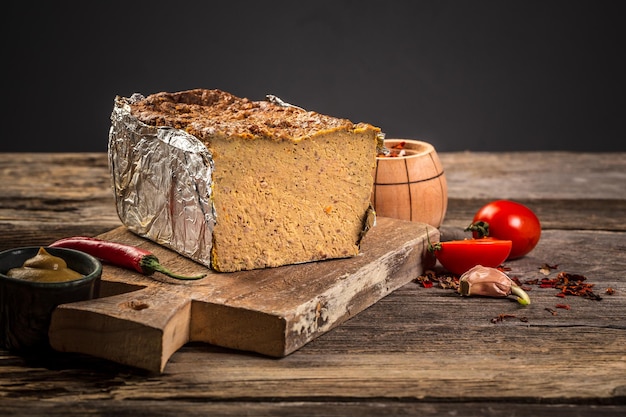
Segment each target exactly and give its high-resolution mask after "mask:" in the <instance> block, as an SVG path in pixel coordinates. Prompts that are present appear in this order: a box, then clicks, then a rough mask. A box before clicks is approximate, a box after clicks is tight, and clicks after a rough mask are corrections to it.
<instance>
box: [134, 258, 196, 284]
mask: <svg viewBox="0 0 626 417" xmlns="http://www.w3.org/2000/svg"><path fill="white" fill-rule="evenodd" d="M141 267H142V269H144V270H145V271H146V273H147V274H148V275H150V274H152V273H153V272H155V271H156V272H160V273H162V274H164V275H167V276H168V277H170V278H174V279H184V280H194V279H201V278H204V277H205V276H206V274H201V275H195V276H185V275H179V274H176V273H174V272H172V271H170V270H169V269H167V268H165V267H164V266H163V265H161V264H160V263H159V260H158V259H157V258H156V256H144V257H143V258H142V259H141Z"/></svg>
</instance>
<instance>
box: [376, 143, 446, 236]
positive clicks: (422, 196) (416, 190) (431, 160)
mask: <svg viewBox="0 0 626 417" xmlns="http://www.w3.org/2000/svg"><path fill="white" fill-rule="evenodd" d="M398 146H400V147H402V148H403V149H404V152H403V156H379V157H377V158H376V170H375V173H374V189H373V191H372V204H373V206H374V209H375V210H376V214H377V215H379V216H383V217H392V218H395V219H401V220H409V221H414V222H422V223H426V224H429V225H431V226H433V227H436V228H438V227H439V226H441V223H442V222H443V218H444V217H445V214H446V210H447V208H448V185H447V183H446V176H445V174H444V171H443V166H442V165H441V161H440V160H439V157H438V156H437V152H436V151H435V148H434V147H433V145H431V144H430V143H427V142H422V141H418V140H409V139H385V147H386V148H387V149H389V150H391V151H392V153H395V152H396V150H395V149H394V147H398Z"/></svg>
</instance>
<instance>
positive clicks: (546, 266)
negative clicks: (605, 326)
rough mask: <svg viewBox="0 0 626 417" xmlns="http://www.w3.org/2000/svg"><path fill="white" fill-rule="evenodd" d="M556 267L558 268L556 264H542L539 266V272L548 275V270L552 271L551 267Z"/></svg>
mask: <svg viewBox="0 0 626 417" xmlns="http://www.w3.org/2000/svg"><path fill="white" fill-rule="evenodd" d="M558 268H559V266H558V265H549V264H543V265H541V266H540V267H539V272H541V273H542V274H544V275H550V271H552V270H553V269H558Z"/></svg>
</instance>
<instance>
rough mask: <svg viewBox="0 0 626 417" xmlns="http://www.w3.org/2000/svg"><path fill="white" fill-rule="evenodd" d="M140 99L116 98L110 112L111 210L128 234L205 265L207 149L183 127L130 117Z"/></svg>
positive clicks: (208, 244) (211, 214)
mask: <svg viewBox="0 0 626 417" xmlns="http://www.w3.org/2000/svg"><path fill="white" fill-rule="evenodd" d="M141 98H143V96H142V95H141V94H138V93H136V94H133V95H132V96H131V97H130V98H124V97H119V96H118V97H116V98H115V102H114V108H113V112H112V114H111V128H110V131H109V145H108V157H109V168H110V171H111V176H112V184H113V189H114V195H115V205H116V209H117V214H118V216H119V218H120V220H121V222H122V224H123V225H124V226H126V227H127V228H128V229H129V230H130V231H132V232H133V233H136V234H137V235H139V236H142V237H145V238H147V239H149V240H152V241H153V242H155V243H158V244H160V245H163V246H165V247H168V248H170V249H172V250H174V251H176V252H178V253H180V254H181V255H184V256H187V257H189V258H191V259H193V260H195V261H196V262H199V263H201V264H203V265H205V266H207V267H210V266H211V249H212V245H213V229H214V226H215V223H216V214H215V209H214V207H213V201H212V198H211V195H212V173H213V157H212V155H211V152H210V151H209V150H208V148H207V147H206V146H205V145H204V144H203V143H202V142H201V141H200V140H198V139H197V138H196V137H195V136H193V135H190V134H188V133H187V132H185V131H183V130H180V129H175V128H168V127H154V126H149V125H147V124H145V123H143V122H141V121H139V120H138V119H137V118H135V117H134V116H132V115H131V112H130V103H132V102H133V101H134V100H138V99H141Z"/></svg>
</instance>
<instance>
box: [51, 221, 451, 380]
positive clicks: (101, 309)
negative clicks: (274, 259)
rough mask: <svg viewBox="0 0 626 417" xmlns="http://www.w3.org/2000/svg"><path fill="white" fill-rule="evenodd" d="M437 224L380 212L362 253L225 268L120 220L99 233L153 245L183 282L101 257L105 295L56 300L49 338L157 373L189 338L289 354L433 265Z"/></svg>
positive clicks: (62, 346) (63, 347) (67, 348)
mask: <svg viewBox="0 0 626 417" xmlns="http://www.w3.org/2000/svg"><path fill="white" fill-rule="evenodd" d="M427 230H428V234H429V236H430V239H431V240H432V241H433V242H434V241H438V240H439V232H438V230H437V229H435V228H433V227H431V226H427V225H425V224H423V223H416V222H408V221H403V220H395V219H390V218H384V217H379V218H378V219H377V225H376V226H375V227H374V228H373V229H371V230H370V232H369V233H368V234H367V235H366V236H365V238H364V239H363V241H362V245H361V252H362V253H361V254H360V255H359V256H356V257H353V258H347V259H334V260H328V261H321V262H311V263H305V264H298V265H288V266H283V267H278V268H268V269H262V270H254V271H242V272H235V273H219V272H214V271H211V270H209V269H208V268H206V267H204V266H202V265H200V264H198V263H196V262H194V261H192V260H190V259H188V258H185V257H182V256H180V255H179V254H177V253H175V252H173V251H171V250H169V249H166V248H164V247H161V246H159V245H156V244H154V243H152V242H150V241H148V240H145V239H143V238H140V237H138V236H136V235H134V234H133V233H131V232H129V231H128V230H127V229H126V228H124V227H120V228H117V229H114V230H112V231H110V232H108V233H105V234H103V235H101V236H99V237H101V238H103V239H107V240H111V241H117V242H123V243H128V244H132V245H135V246H140V247H142V248H145V249H148V250H150V251H152V252H153V253H154V254H155V255H156V256H157V257H158V258H159V260H160V261H161V263H162V264H163V265H164V266H166V267H167V268H168V269H170V270H172V271H175V272H177V273H180V274H187V275H195V274H201V273H207V276H206V277H205V278H203V279H201V280H196V281H180V280H175V279H171V278H168V277H166V276H164V275H162V274H159V273H156V274H154V275H152V276H150V277H147V276H144V275H141V274H138V273H135V272H133V271H128V270H124V269H120V268H117V267H113V266H110V265H104V268H103V274H102V285H101V291H100V297H99V298H97V299H94V300H90V301H84V302H78V303H71V304H64V305H61V306H59V307H57V308H56V309H55V311H54V312H53V316H52V322H51V325H50V331H49V336H50V344H51V345H52V347H53V348H54V349H56V350H58V351H62V352H77V353H84V354H88V355H92V356H95V357H100V358H104V359H107V360H111V361H114V362H118V363H121V364H125V365H130V366H134V367H138V368H142V369H146V370H149V371H154V372H162V371H163V369H164V367H165V365H166V364H167V361H168V360H169V358H170V357H171V355H172V354H174V353H175V352H176V350H178V349H179V348H180V347H181V346H183V345H184V344H185V343H187V342H190V341H200V342H206V343H211V344H214V345H218V346H222V347H227V348H233V349H239V350H243V351H252V352H258V353H261V354H264V355H268V356H272V357H283V356H286V355H288V354H290V353H292V352H293V351H295V350H297V349H299V348H300V347H302V346H304V345H305V344H306V343H308V342H310V341H311V340H313V339H315V338H316V337H318V336H320V335H322V334H324V333H325V332H327V331H329V330H331V329H332V328H334V327H336V326H338V325H340V324H341V323H343V322H345V321H346V320H348V319H349V318H351V317H353V316H355V315H356V314H357V313H359V312H361V311H363V310H364V309H366V308H367V307H369V306H371V305H372V304H374V303H376V302H377V301H378V300H380V299H381V298H383V297H385V296H386V295H388V294H389V293H391V292H392V291H394V290H395V289H397V288H399V287H401V286H402V285H404V284H406V283H408V282H410V281H411V280H413V279H415V278H416V277H417V276H418V275H419V274H421V273H422V272H423V270H424V269H425V267H427V266H430V265H434V258H433V257H432V256H431V255H430V254H429V253H428V252H427V250H426V248H427Z"/></svg>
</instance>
